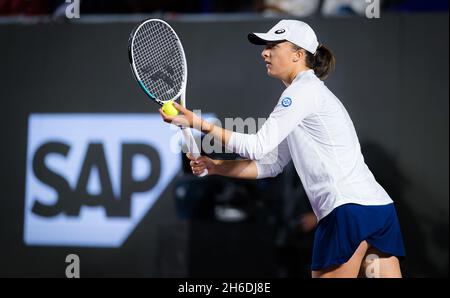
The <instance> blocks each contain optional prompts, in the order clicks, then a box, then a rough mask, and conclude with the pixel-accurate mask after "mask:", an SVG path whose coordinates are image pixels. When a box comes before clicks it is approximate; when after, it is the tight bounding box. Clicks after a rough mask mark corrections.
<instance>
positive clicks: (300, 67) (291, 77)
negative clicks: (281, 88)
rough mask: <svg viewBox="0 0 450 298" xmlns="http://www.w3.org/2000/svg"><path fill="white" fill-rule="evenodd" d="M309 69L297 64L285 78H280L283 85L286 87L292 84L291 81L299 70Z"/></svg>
mask: <svg viewBox="0 0 450 298" xmlns="http://www.w3.org/2000/svg"><path fill="white" fill-rule="evenodd" d="M307 70H310V68H308V67H306V66H299V67H297V68H295V69H294V70H293V71H292V72H291V73H290V74H289V75H288V77H287V78H286V79H284V80H282V81H283V83H284V85H285V86H286V87H288V86H289V85H291V84H292V82H293V81H294V80H295V78H296V77H297V75H298V74H299V73H301V72H304V71H307Z"/></svg>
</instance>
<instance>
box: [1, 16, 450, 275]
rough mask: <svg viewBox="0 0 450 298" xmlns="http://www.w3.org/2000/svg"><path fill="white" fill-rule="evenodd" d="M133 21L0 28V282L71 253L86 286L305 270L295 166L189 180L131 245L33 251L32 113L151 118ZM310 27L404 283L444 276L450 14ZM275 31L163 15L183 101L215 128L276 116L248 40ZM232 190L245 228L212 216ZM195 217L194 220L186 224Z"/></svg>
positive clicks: (60, 265) (53, 267) (45, 271)
mask: <svg viewBox="0 0 450 298" xmlns="http://www.w3.org/2000/svg"><path fill="white" fill-rule="evenodd" d="M138 21H139V19H136V21H130V20H129V21H121V22H107V23H101V24H99V23H96V22H95V21H92V22H90V21H84V22H83V21H81V22H75V23H72V24H65V23H44V24H34V25H23V24H7V25H2V26H0V99H1V103H2V107H1V109H0V111H1V115H0V116H1V117H0V121H1V136H2V138H1V139H2V144H1V146H0V150H1V154H0V156H1V179H0V183H1V184H0V189H1V194H0V204H1V206H0V252H1V253H0V276H1V277H38V276H39V277H50V276H56V277H64V270H65V267H66V265H67V264H66V263H65V262H64V260H65V256H66V255H67V254H69V253H76V254H78V255H79V256H80V259H81V275H82V277H94V276H95V277H97V276H99V277H103V276H105V277H188V276H194V277H211V276H218V277H277V276H304V275H302V274H304V271H305V268H306V267H305V266H306V265H307V262H308V260H309V258H310V255H309V253H310V252H309V247H310V245H311V243H310V242H311V237H310V236H308V235H304V234H299V233H297V232H296V231H295V229H287V228H285V227H286V226H289V223H286V222H289V221H290V220H293V219H295V216H296V213H295V212H291V211H292V208H289V207H290V206H291V205H292V201H295V202H299V203H296V206H298V205H302V204H304V203H302V202H303V201H305V200H304V194H302V192H301V190H299V189H298V188H299V187H298V183H299V182H298V178H296V176H295V173H294V174H293V173H292V169H290V171H287V173H284V174H283V175H281V176H279V177H277V178H275V179H265V180H263V181H236V180H233V179H224V178H223V179H222V178H217V177H209V178H206V179H204V180H199V179H197V178H194V177H191V176H189V175H187V174H183V173H180V175H179V176H178V177H177V179H176V180H174V181H173V183H172V184H170V185H169V186H168V188H167V190H166V191H165V192H164V194H163V195H162V196H161V197H160V198H159V200H158V201H157V203H156V204H155V205H154V207H153V208H152V209H151V210H150V212H149V213H148V214H147V215H146V217H145V218H144V219H143V221H142V222H141V223H140V224H139V225H138V226H137V228H136V229H135V230H134V232H133V233H132V234H131V235H130V237H129V238H128V240H127V241H126V242H125V243H124V245H123V246H122V247H121V248H115V249H105V248H103V249H101V248H76V247H35V246H26V245H25V244H24V242H23V240H22V239H23V214H24V210H23V208H24V198H25V194H24V189H25V166H26V164H25V162H26V146H27V144H26V140H27V120H28V116H29V115H30V114H31V113H86V112H89V113H154V112H155V111H156V107H155V106H154V105H152V104H149V103H148V101H147V100H146V99H145V97H144V96H143V94H142V93H141V91H140V90H139V89H138V88H137V87H136V83H135V81H134V79H133V77H132V75H131V72H130V69H129V65H128V58H127V41H128V36H129V33H130V31H131V30H132V28H133V27H134V26H135V25H136V24H137V23H138ZM306 21H307V22H308V23H310V25H311V26H312V27H313V28H315V30H316V33H317V35H318V37H319V39H320V41H321V42H323V43H324V44H326V45H327V46H329V47H330V48H331V49H332V50H333V52H334V54H335V56H336V59H337V68H336V71H335V72H334V73H333V74H332V75H331V76H330V77H329V79H328V80H327V81H326V84H327V86H328V87H329V88H330V89H331V90H332V91H333V92H334V93H335V94H336V95H337V96H338V97H339V98H340V100H341V101H342V102H343V104H344V105H345V107H346V108H347V110H348V111H349V113H350V115H351V117H352V120H353V122H354V124H355V127H356V130H357V133H358V135H359V138H360V142H361V145H362V149H363V153H364V156H365V159H366V162H367V163H368V164H369V167H370V168H371V169H372V170H373V172H374V174H375V176H376V178H377V180H378V181H379V182H380V184H381V185H382V186H383V187H385V188H386V189H387V191H388V192H389V194H390V195H391V196H392V198H393V199H394V201H395V202H396V203H397V210H398V213H399V218H400V223H401V226H402V230H403V233H404V238H405V245H406V249H407V255H408V258H407V260H406V261H405V262H404V263H402V267H403V271H404V275H405V276H411V277H439V276H448V218H449V217H448V212H449V208H448V207H449V204H448V202H449V201H448V198H449V192H448V181H449V179H448V178H449V177H448V173H449V171H448V165H449V161H448V152H449V146H448V145H449V144H448V111H449V109H448V98H449V96H448V95H449V94H448V80H449V77H448V53H449V48H448V13H440V14H431V13H430V14H408V15H403V14H385V15H382V17H381V18H380V19H366V18H356V17H341V18H312V19H306ZM276 22H277V20H276V19H262V18H257V17H253V18H248V19H246V20H242V19H233V18H230V19H226V18H222V19H221V18H218V19H215V20H200V21H198V20H197V21H196V20H194V19H190V18H178V19H173V20H172V19H169V23H170V24H171V25H173V27H174V29H175V30H176V31H177V33H178V35H179V36H180V38H181V40H182V42H183V45H184V48H185V51H186V55H187V61H188V67H189V82H188V90H187V101H188V105H189V107H191V108H195V109H201V110H202V112H205V113H206V112H212V113H215V114H216V115H217V116H218V117H219V118H220V119H223V118H224V117H242V118H247V117H255V118H257V117H267V115H268V114H269V113H270V111H271V109H272V108H273V106H274V104H275V102H276V100H277V99H278V96H279V95H280V94H281V92H282V90H283V85H282V84H281V83H280V82H279V81H276V80H274V79H270V78H268V77H267V76H266V74H265V69H264V65H263V62H262V59H261V58H260V52H261V50H262V49H261V48H260V47H256V46H253V45H251V44H249V43H248V41H247V39H246V35H247V33H248V32H250V31H255V32H264V31H267V29H268V28H270V27H271V26H272V25H273V24H274V23H276ZM179 184H183V185H189V187H190V188H192V189H190V191H191V192H190V193H189V194H190V195H191V196H192V202H191V204H190V207H186V206H181V207H180V205H179V204H178V202H177V200H176V195H175V192H174V191H175V187H176V186H177V185H179ZM229 187H234V188H235V189H238V190H240V191H236V192H235V193H234V194H235V196H234V197H233V200H235V202H237V203H236V204H237V205H239V204H241V205H245V207H243V208H244V209H245V208H246V210H247V211H248V210H250V211H249V214H252V216H251V217H250V218H249V219H248V220H246V221H244V222H240V223H224V222H220V221H218V220H215V219H214V216H212V214H213V213H212V212H211V210H212V208H213V207H214V206H213V205H214V202H215V201H214V200H213V201H208V200H207V199H208V198H209V197H214V192H217V190H218V189H219V190H221V191H222V192H223V190H224V189H228V188H229ZM290 187H291V188H290ZM199 189H200V190H199ZM290 189H292V192H289V190H290ZM216 199H217V198H216ZM291 207H292V206H291ZM186 208H194V210H197V211H192V210H191V212H190V213H189V212H188V213H189V214H188V215H186V214H184V216H183V212H184V211H186ZM202 208H204V210H202ZM296 208H297V207H296ZM300 209H301V208H300ZM286 210H287V211H286ZM290 210H291V211H290ZM295 210H297V209H295ZM299 212H300V211H299ZM292 213H294V214H292ZM180 214H181V215H180ZM286 214H288V215H286ZM286 231H287V232H286ZM280 239H281V240H280ZM305 264H306V265H305ZM302 266H303V267H302Z"/></svg>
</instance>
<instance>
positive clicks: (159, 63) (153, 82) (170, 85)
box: [132, 22, 185, 101]
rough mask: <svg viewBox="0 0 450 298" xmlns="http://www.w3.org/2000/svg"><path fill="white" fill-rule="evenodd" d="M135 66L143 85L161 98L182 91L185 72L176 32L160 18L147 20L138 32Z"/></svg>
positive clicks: (164, 98)
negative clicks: (157, 20) (156, 20)
mask: <svg viewBox="0 0 450 298" xmlns="http://www.w3.org/2000/svg"><path fill="white" fill-rule="evenodd" d="M132 51H133V57H134V64H135V66H136V70H137V72H138V74H139V77H140V78H141V80H142V83H143V84H144V86H145V87H146V88H147V89H148V90H149V91H150V92H151V93H152V94H153V95H155V96H156V98H157V99H159V100H161V101H167V100H171V99H174V98H175V97H176V96H178V95H179V93H180V91H181V89H182V87H183V80H184V74H185V63H184V57H183V54H182V52H181V51H182V50H181V49H180V47H179V45H178V40H177V37H176V35H175V34H174V33H173V32H172V30H171V29H170V28H169V27H168V26H167V25H165V24H164V23H161V22H148V23H146V24H144V25H143V26H142V27H141V28H140V29H139V30H138V32H136V35H135V39H134V43H133V49H132Z"/></svg>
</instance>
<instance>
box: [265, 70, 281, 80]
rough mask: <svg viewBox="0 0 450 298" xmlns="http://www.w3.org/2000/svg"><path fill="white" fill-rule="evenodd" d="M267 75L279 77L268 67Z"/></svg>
mask: <svg viewBox="0 0 450 298" xmlns="http://www.w3.org/2000/svg"><path fill="white" fill-rule="evenodd" d="M267 75H268V76H269V77H271V78H275V79H276V78H278V76H277V75H276V74H275V73H274V72H273V71H272V70H271V69H270V68H268V69H267Z"/></svg>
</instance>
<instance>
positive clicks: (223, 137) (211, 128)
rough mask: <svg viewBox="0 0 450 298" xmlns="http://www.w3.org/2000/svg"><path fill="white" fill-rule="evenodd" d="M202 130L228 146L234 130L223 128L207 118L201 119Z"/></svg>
mask: <svg viewBox="0 0 450 298" xmlns="http://www.w3.org/2000/svg"><path fill="white" fill-rule="evenodd" d="M201 131H202V132H203V133H205V134H209V135H212V136H213V137H214V139H216V140H219V141H220V142H221V143H222V145H224V146H226V145H227V144H228V142H229V140H230V138H231V134H232V133H233V132H232V131H229V130H226V129H223V128H222V127H219V126H217V125H214V124H212V123H209V122H207V121H205V120H202V121H201Z"/></svg>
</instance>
